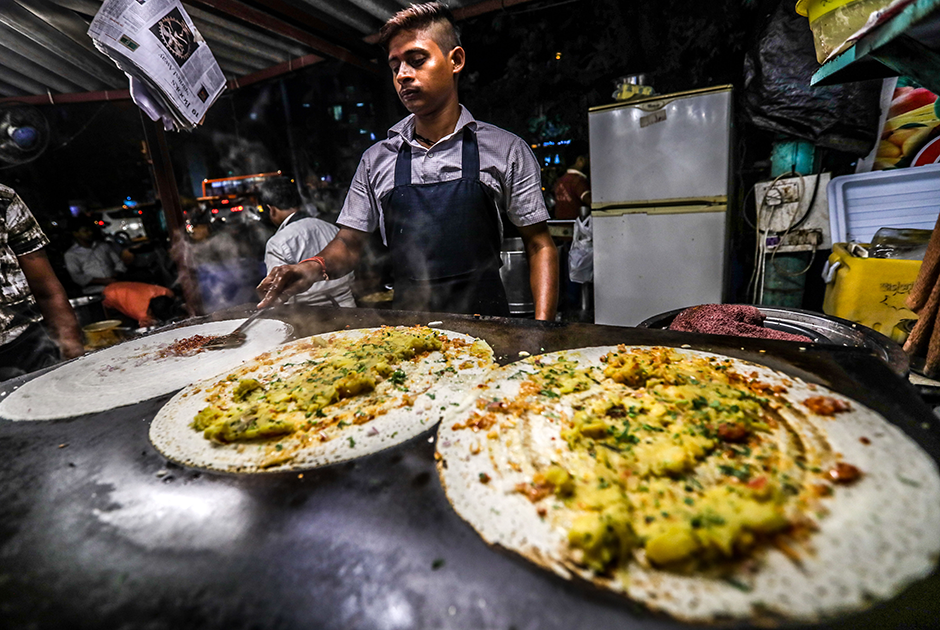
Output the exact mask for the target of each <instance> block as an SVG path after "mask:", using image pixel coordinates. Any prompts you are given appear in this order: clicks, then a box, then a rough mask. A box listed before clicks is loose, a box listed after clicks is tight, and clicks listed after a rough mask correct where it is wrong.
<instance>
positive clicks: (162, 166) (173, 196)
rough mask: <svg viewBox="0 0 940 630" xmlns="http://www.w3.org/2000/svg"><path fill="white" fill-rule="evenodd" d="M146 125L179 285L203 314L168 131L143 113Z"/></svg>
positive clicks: (197, 312)
mask: <svg viewBox="0 0 940 630" xmlns="http://www.w3.org/2000/svg"><path fill="white" fill-rule="evenodd" d="M141 120H142V122H143V127H144V136H145V138H146V140H147V152H148V154H149V155H150V165H151V166H152V167H153V175H154V181H155V182H156V186H157V196H158V197H159V198H160V204H161V205H162V207H163V216H164V217H166V225H167V227H168V228H169V230H170V242H171V243H172V245H173V246H172V247H171V248H170V252H171V253H172V254H173V259H174V261H175V262H176V267H177V269H178V270H179V279H180V287H181V288H182V290H183V299H184V300H186V304H187V305H188V306H189V309H190V311H191V312H192V313H193V314H195V315H203V314H204V313H205V309H204V307H203V304H202V294H201V293H200V292H199V281H198V280H197V278H196V270H195V269H193V268H191V267H190V266H189V261H188V260H187V256H185V250H186V248H185V246H181V245H185V243H186V218H185V217H184V216H183V206H182V204H181V203H180V194H179V189H177V187H176V176H175V175H174V174H173V162H172V161H171V160H170V150H169V148H168V147H167V142H166V132H164V131H163V123H162V122H161V121H157V122H153V121H151V120H149V119H146V118H144V117H143V116H142V117H141Z"/></svg>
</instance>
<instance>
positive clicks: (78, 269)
mask: <svg viewBox="0 0 940 630" xmlns="http://www.w3.org/2000/svg"><path fill="white" fill-rule="evenodd" d="M69 227H70V229H71V232H72V238H73V239H75V243H74V244H73V245H72V246H71V247H70V248H69V249H68V251H66V252H65V268H66V269H68V272H69V275H70V276H71V277H72V280H73V281H74V282H75V284H77V285H78V286H80V287H81V288H82V293H84V294H85V295H95V294H98V293H101V292H102V291H104V288H105V286H107V285H109V284H111V283H112V282H115V281H117V280H118V279H119V277H120V276H121V275H123V274H124V272H125V271H127V266H126V265H125V264H124V262H123V261H122V260H121V257H120V256H119V255H118V253H117V252H116V251H115V250H114V248H113V247H112V246H111V245H109V244H108V243H105V242H104V241H103V240H101V239H100V238H99V233H98V230H97V226H95V224H94V222H93V221H92V220H91V219H90V218H89V217H85V216H82V215H79V216H77V217H75V218H74V219H72V220H71V221H70V223H69Z"/></svg>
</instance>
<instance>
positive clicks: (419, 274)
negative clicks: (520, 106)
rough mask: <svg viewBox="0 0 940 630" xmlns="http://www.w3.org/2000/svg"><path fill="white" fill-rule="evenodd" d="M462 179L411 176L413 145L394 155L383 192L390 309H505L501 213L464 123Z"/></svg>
mask: <svg viewBox="0 0 940 630" xmlns="http://www.w3.org/2000/svg"><path fill="white" fill-rule="evenodd" d="M462 170H463V172H462V176H461V178H460V179H456V180H452V181H447V182H437V183H433V184H412V183H411V145H409V144H408V142H403V143H402V146H401V148H400V149H399V151H398V159H397V160H396V162H395V187H394V188H393V189H392V190H390V191H389V192H388V193H386V194H385V195H384V196H383V197H382V200H381V201H382V210H383V212H384V214H385V237H386V240H387V241H388V247H389V250H390V253H391V258H392V267H393V272H394V274H395V299H394V302H393V305H394V307H395V308H398V309H402V310H411V311H441V312H446V313H479V314H480V315H503V316H508V315H509V302H508V301H507V299H506V290H505V289H504V288H503V283H502V281H501V280H500V278H499V267H500V265H501V264H502V263H501V261H500V257H499V251H500V237H499V215H498V211H497V209H496V204H495V203H494V201H493V199H492V198H491V197H490V195H489V194H488V193H487V190H486V188H485V187H484V185H483V182H481V181H480V151H479V147H478V146H477V138H476V134H475V133H473V131H471V130H470V129H469V128H466V127H465V128H464V132H463V150H462Z"/></svg>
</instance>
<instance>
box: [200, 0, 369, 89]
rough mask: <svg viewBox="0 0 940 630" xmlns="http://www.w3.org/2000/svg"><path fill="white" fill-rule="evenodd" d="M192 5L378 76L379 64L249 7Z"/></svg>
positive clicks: (232, 1)
mask: <svg viewBox="0 0 940 630" xmlns="http://www.w3.org/2000/svg"><path fill="white" fill-rule="evenodd" d="M191 2H192V4H198V5H202V6H206V7H210V8H213V9H216V10H218V11H222V12H223V13H225V14H226V15H229V16H231V17H235V18H238V19H240V20H243V21H245V22H247V23H249V24H251V25H253V26H256V27H258V28H261V29H264V30H266V31H270V32H272V33H276V34H278V35H281V36H282V37H289V38H291V39H293V40H294V41H298V42H300V43H301V44H304V45H306V46H309V47H311V48H313V49H314V50H316V51H318V52H320V53H322V54H324V55H326V56H328V57H333V58H334V59H338V60H340V61H343V62H346V63H348V64H350V65H353V66H356V67H357V68H361V69H363V70H365V71H367V72H371V73H373V74H379V72H380V68H379V66H378V64H376V63H373V62H372V61H369V60H368V59H364V58H362V57H360V56H358V55H356V54H355V53H353V52H351V51H349V50H347V49H345V48H343V47H341V46H338V45H336V44H333V43H331V42H328V41H326V40H325V39H322V38H320V37H317V36H316V35H313V34H311V33H309V32H308V31H306V30H303V29H300V28H297V27H296V26H294V25H292V24H288V23H287V22H285V21H283V20H280V19H278V18H275V17H272V16H270V15H268V14H266V13H264V12H262V11H259V10H257V9H255V8H252V7H249V6H248V5H245V4H242V3H241V2H238V1H237V0H191Z"/></svg>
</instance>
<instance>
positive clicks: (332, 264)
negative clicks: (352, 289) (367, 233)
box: [320, 228, 364, 278]
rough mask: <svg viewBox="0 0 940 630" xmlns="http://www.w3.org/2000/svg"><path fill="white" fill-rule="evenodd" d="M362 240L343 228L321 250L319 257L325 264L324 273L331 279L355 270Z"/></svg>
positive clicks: (358, 235)
mask: <svg viewBox="0 0 940 630" xmlns="http://www.w3.org/2000/svg"><path fill="white" fill-rule="evenodd" d="M363 240H364V237H363V236H362V235H360V234H356V233H352V234H350V231H349V229H348V228H343V229H341V230H340V231H339V234H337V235H336V237H335V238H334V239H333V240H332V241H330V242H329V243H328V244H327V246H326V247H324V248H323V251H322V252H320V257H321V258H323V260H324V261H325V262H326V272H327V274H329V276H330V277H331V278H341V277H343V276H345V275H346V274H348V273H349V272H350V271H353V270H354V269H355V268H356V265H358V264H359V257H360V256H361V255H362V244H363Z"/></svg>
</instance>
